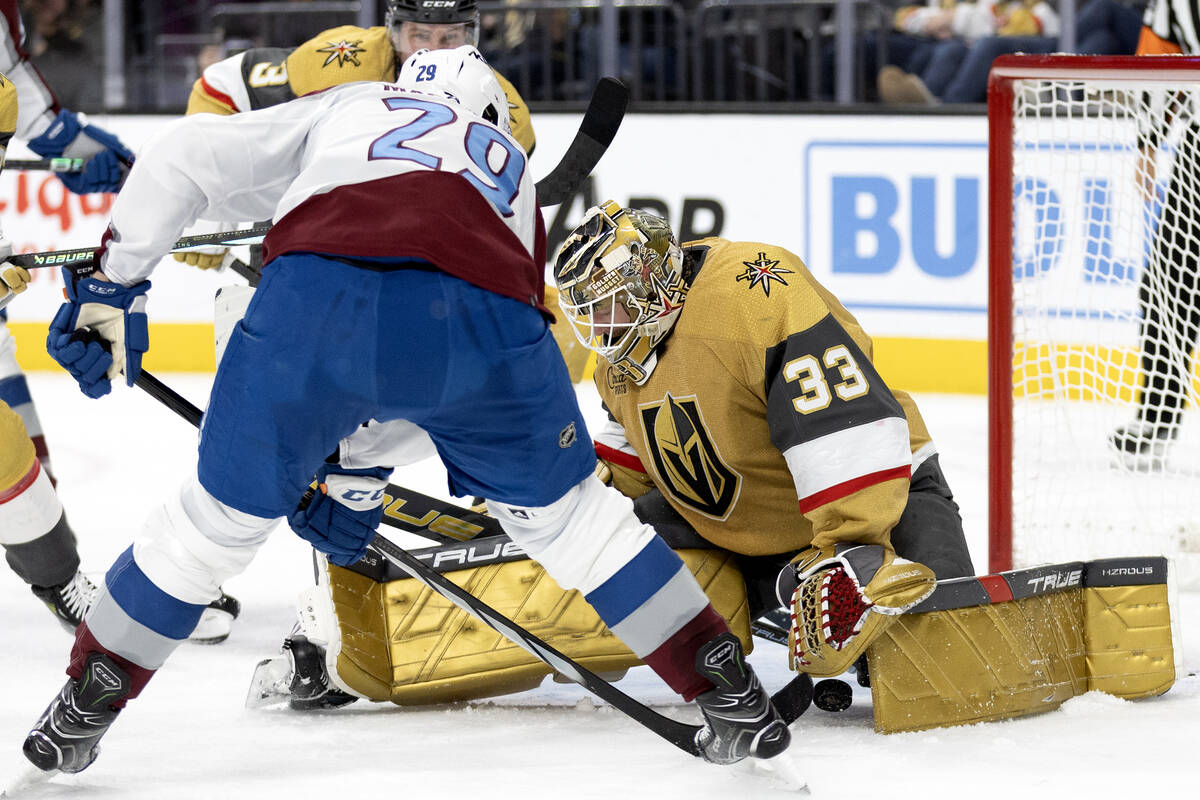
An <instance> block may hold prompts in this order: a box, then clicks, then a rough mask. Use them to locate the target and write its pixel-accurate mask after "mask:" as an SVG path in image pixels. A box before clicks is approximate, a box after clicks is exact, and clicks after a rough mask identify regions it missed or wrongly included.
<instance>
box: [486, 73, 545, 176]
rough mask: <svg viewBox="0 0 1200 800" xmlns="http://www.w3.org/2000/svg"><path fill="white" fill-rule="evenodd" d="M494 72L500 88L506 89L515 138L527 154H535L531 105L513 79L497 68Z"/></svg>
mask: <svg viewBox="0 0 1200 800" xmlns="http://www.w3.org/2000/svg"><path fill="white" fill-rule="evenodd" d="M492 72H494V73H495V74H496V82H497V83H499V84H500V88H501V89H503V90H504V96H505V97H506V98H507V99H508V118H509V125H510V126H511V127H512V135H513V138H514V139H516V140H517V144H519V145H521V147H523V148H524V149H525V153H526V154H527V155H533V148H534V147H536V146H537V137H536V136H534V134H533V122H532V120H530V118H529V106H528V105H526V104H525V99H524V98H523V97H521V93H520V92H518V91H517V87H515V86H513V85H512V81H510V80H509V79H508V78H506V77H504V76H503V75H501V74H500V73H499V72H498V71H496V70H492Z"/></svg>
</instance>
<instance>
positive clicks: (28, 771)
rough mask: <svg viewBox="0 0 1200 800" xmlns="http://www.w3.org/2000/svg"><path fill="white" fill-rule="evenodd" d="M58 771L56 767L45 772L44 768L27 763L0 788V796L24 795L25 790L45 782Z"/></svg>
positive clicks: (13, 796) (14, 796)
mask: <svg viewBox="0 0 1200 800" xmlns="http://www.w3.org/2000/svg"><path fill="white" fill-rule="evenodd" d="M58 772H59V771H58V770H56V769H52V770H50V771H49V772H46V771H45V770H40V769H38V768H37V767H35V766H34V765H33V764H27V765H26V766H25V767H24V768H23V769H22V770H21V771H20V772H19V773H18V774H17V776H16V777H15V778H13V779H12V780H11V781H9V782H8V783H7V784H6V785H5V786H4V787H3V788H0V797H4V798H9V797H11V798H19V797H24V796H25V795H26V792H28V791H30V790H32V789H35V788H36V787H38V786H41V785H43V784H45V783H47V782H48V781H49V780H50V779H51V778H53V777H54V776H55V775H57V774H58Z"/></svg>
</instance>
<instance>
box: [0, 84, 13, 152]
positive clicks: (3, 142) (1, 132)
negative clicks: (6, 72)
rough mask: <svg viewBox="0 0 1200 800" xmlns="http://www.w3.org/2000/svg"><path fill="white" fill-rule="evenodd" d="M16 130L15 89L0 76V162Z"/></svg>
mask: <svg viewBox="0 0 1200 800" xmlns="http://www.w3.org/2000/svg"><path fill="white" fill-rule="evenodd" d="M16 129H17V87H16V86H14V85H13V82H12V81H10V80H9V79H8V78H6V77H4V76H3V75H0V160H2V159H3V158H4V152H5V150H7V149H8V142H9V140H11V139H12V137H13V133H14V132H15V131H16Z"/></svg>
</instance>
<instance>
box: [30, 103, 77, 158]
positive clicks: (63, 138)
mask: <svg viewBox="0 0 1200 800" xmlns="http://www.w3.org/2000/svg"><path fill="white" fill-rule="evenodd" d="M82 129H83V126H82V125H80V124H79V117H77V116H76V115H75V112H74V111H68V110H67V109H65V108H64V109H63V110H62V111H59V112H58V116H57V117H55V118H54V122H51V123H50V127H48V128H46V130H45V131H43V132H42V135H41V136H38V137H37V138H36V139H30V140H29V142H28V145H29V149H30V150H32V151H33V152H35V153H37V154H38V155H39V156H44V157H46V158H58V157H59V156H61V155H62V154H63V151H64V150H66V149H67V146H68V145H70V144H71V142H73V141H75V137H76V136H78V135H79V132H80V131H81V130H82Z"/></svg>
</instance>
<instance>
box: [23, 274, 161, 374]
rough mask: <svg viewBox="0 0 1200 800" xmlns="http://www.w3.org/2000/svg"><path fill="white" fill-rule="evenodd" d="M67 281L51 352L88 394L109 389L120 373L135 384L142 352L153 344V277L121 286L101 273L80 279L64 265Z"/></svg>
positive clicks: (52, 326)
mask: <svg viewBox="0 0 1200 800" xmlns="http://www.w3.org/2000/svg"><path fill="white" fill-rule="evenodd" d="M63 282H64V283H65V284H66V293H67V302H65V303H63V304H62V305H61V306H59V308H58V313H56V314H55V315H54V320H53V321H52V322H51V323H50V332H49V334H48V335H47V336H46V351H47V352H48V353H50V357H51V358H53V359H54V360H55V361H57V362H58V363H59V364H61V365H62V366H63V368H64V369H66V371H67V372H69V373H71V377H73V378H74V379H75V381H76V382H77V383H78V384H79V388H80V389H82V390H83V393H84V394H86V395H87V396H88V397H101V396H103V395H106V394H108V392H109V391H110V390H111V389H112V383H111V379H112V378H115V377H117V376H118V375H120V374H122V373H124V375H125V382H126V383H127V384H128V385H129V386H133V382H134V381H135V380H136V379H137V376H138V375H139V374H141V371H142V354H143V353H145V352H146V351H147V350H149V349H150V333H149V331H148V330H147V327H146V292H147V291H148V290H149V289H150V281H142V282H141V283H136V284H134V285H133V286H121V285H120V284H119V283H110V282H109V281H103V280H99V279H97V278H79V279H76V278H75V276H74V275H73V274H72V273H71V270H70V269H69V268H67V267H63Z"/></svg>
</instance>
